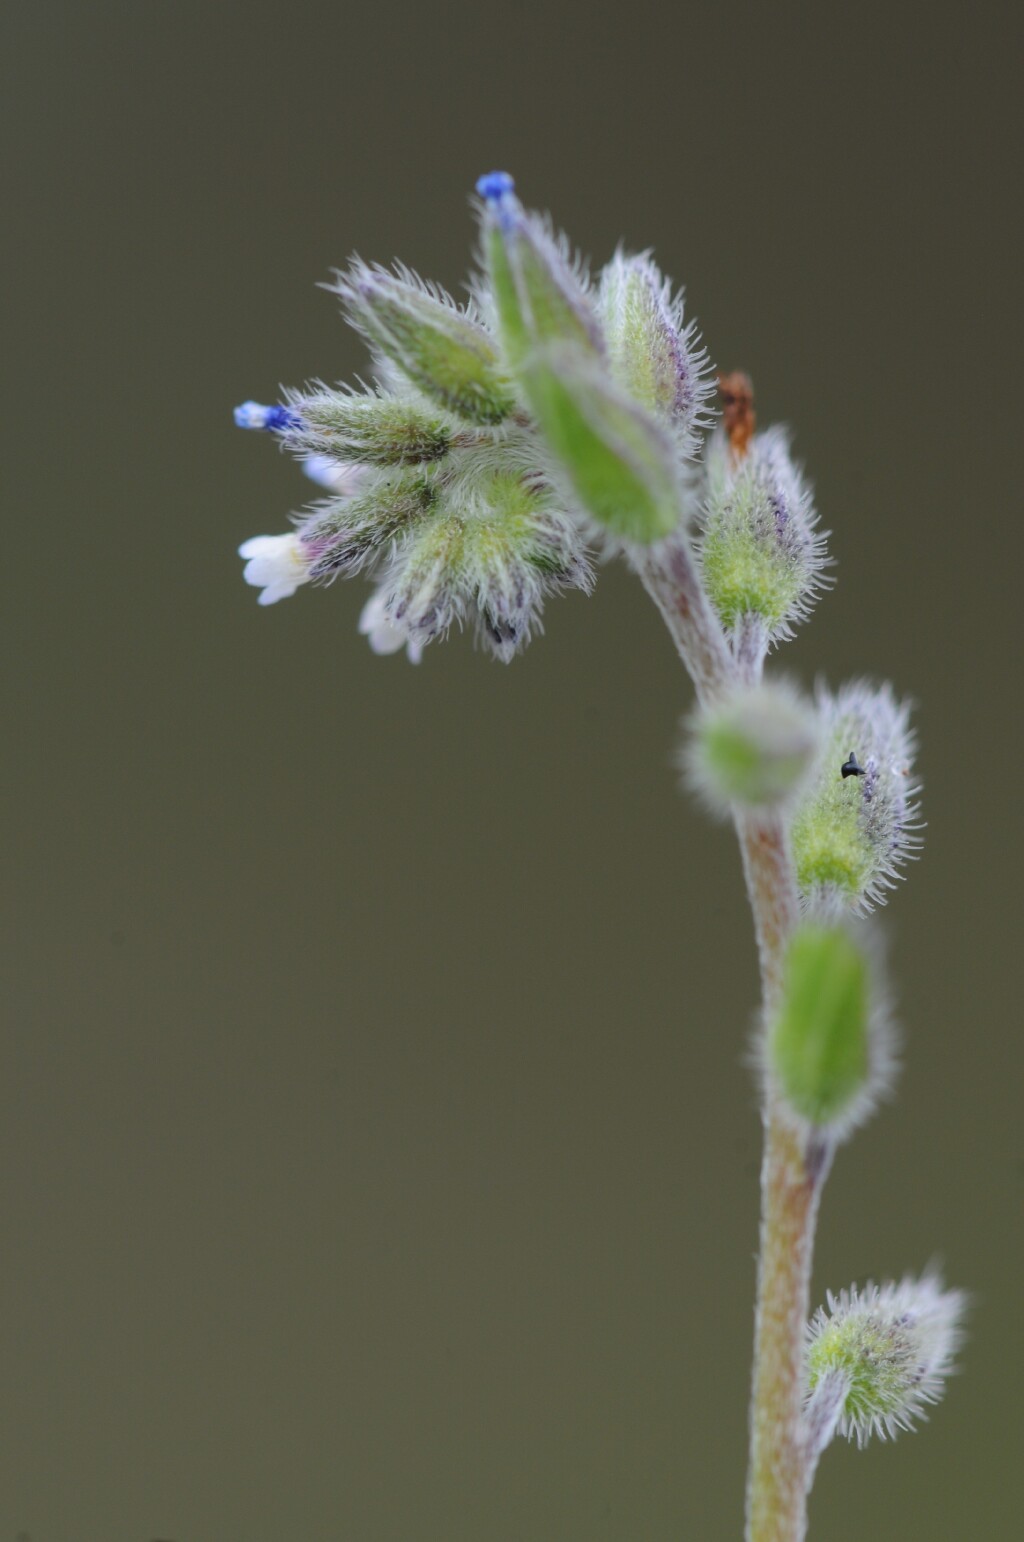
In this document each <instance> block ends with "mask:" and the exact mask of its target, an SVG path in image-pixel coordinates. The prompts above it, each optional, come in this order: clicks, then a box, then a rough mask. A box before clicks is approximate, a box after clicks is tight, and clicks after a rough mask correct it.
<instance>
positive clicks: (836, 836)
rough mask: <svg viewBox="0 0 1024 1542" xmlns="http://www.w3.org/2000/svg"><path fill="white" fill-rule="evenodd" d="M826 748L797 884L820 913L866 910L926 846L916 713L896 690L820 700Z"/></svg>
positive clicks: (800, 839) (859, 687)
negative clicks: (916, 763) (916, 771)
mask: <svg viewBox="0 0 1024 1542" xmlns="http://www.w3.org/2000/svg"><path fill="white" fill-rule="evenodd" d="M817 705H818V714H819V718H820V721H821V734H820V740H819V743H820V749H819V753H818V760H817V763H816V765H815V769H814V772H813V774H812V776H811V779H810V781H809V783H808V787H807V791H806V792H805V794H804V795H803V797H802V799H801V802H800V804H799V806H798V808H797V810H796V813H795V815H794V820H793V830H792V841H793V856H794V860H795V863H796V872H797V880H798V882H799V885H800V889H801V893H802V894H803V897H804V899H805V900H806V901H807V903H808V904H809V905H810V906H812V907H813V908H816V909H818V910H821V909H829V908H847V909H852V910H859V911H867V910H871V909H872V908H873V906H875V905H877V904H881V903H882V901H883V900H884V899H885V898H886V894H887V891H888V890H889V889H891V888H893V887H894V886H895V881H896V879H897V878H898V877H899V876H900V873H899V869H900V867H901V866H902V864H903V863H904V862H905V861H906V860H907V858H908V857H909V856H911V855H912V854H913V853H914V851H915V849H916V848H917V847H918V846H919V845H920V837H919V836H918V835H917V834H916V831H917V830H918V829H919V828H920V826H919V822H918V819H917V815H918V804H917V803H916V801H915V793H916V792H917V790H918V789H917V787H916V786H915V784H914V780H913V755H914V735H913V734H912V732H911V730H910V725H909V718H910V708H909V705H908V703H906V702H902V703H901V702H898V701H897V700H896V698H895V696H894V695H893V692H892V688H891V686H888V685H883V686H881V687H874V686H871V685H869V684H868V683H867V682H866V681H853V682H852V683H850V684H849V685H845V686H844V687H843V688H842V689H841V690H840V691H839V693H838V695H835V696H833V695H832V694H831V693H829V692H827V691H825V690H821V691H819V694H818V703H817Z"/></svg>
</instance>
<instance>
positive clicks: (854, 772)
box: [839, 750, 864, 782]
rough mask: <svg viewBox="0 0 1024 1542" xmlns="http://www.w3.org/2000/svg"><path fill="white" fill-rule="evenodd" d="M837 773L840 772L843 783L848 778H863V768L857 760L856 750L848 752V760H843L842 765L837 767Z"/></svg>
mask: <svg viewBox="0 0 1024 1542" xmlns="http://www.w3.org/2000/svg"><path fill="white" fill-rule="evenodd" d="M839 772H840V775H841V776H842V778H843V781H844V782H845V780H846V778H847V777H848V776H863V775H864V767H863V766H862V765H861V763H860V761H859V760H858V759H857V751H856V750H851V751H850V758H849V760H844V761H843V763H842V765H841V766H840V767H839Z"/></svg>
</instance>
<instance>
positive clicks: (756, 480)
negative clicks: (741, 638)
mask: <svg viewBox="0 0 1024 1542" xmlns="http://www.w3.org/2000/svg"><path fill="white" fill-rule="evenodd" d="M705 473H706V479H707V483H706V494H707V496H706V504H705V510H704V519H703V535H702V539H701V543H700V556H701V566H702V569H703V573H704V581H705V584H706V585H707V590H708V594H709V595H710V597H711V601H712V604H713V605H714V607H715V609H716V610H717V611H718V614H719V616H720V618H721V621H722V624H723V626H725V628H726V629H727V630H729V631H733V632H735V631H738V630H739V629H740V628H741V627H743V626H744V625H745V624H747V623H748V622H749V621H754V622H755V623H757V624H758V625H759V626H760V628H761V629H762V630H763V632H764V635H765V638H766V640H767V641H769V642H771V641H779V640H781V639H783V638H786V637H790V636H791V635H792V630H793V626H794V625H795V623H796V622H798V621H802V620H803V619H804V618H805V617H806V616H807V614H808V613H809V611H810V609H811V606H812V605H813V603H814V601H815V599H816V598H817V595H818V593H819V591H820V590H821V588H822V587H823V585H824V584H825V583H826V581H827V580H826V578H825V576H824V572H823V570H824V568H825V567H826V566H827V565H828V564H827V558H826V555H825V537H824V535H823V534H822V533H821V532H819V531H818V530H817V528H816V526H817V515H816V513H815V511H814V504H813V501H812V499H811V494H810V489H809V488H808V486H807V484H806V482H805V481H804V479H803V476H802V474H801V472H800V469H799V467H798V466H797V464H796V462H795V461H794V460H793V458H792V455H791V454H790V449H789V440H788V437H787V435H786V434H785V433H784V432H783V430H781V429H778V428H774V429H769V430H767V432H765V433H763V434H755V435H754V437H753V438H752V439H751V441H750V443H749V446H748V447H747V449H746V452H745V453H744V454H743V455H739V454H737V452H736V450H735V449H734V448H733V447H732V445H731V444H730V442H729V439H728V438H727V437H726V435H725V433H724V432H723V431H721V430H719V431H718V432H717V433H716V434H714V435H713V436H712V438H711V439H710V441H709V443H708V446H707V450H706V453H705Z"/></svg>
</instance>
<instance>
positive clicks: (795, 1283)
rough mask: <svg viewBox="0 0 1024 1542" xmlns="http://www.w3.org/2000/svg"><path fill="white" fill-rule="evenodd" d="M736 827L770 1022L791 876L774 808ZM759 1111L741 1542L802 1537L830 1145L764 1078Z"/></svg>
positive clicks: (791, 917) (791, 903)
mask: <svg viewBox="0 0 1024 1542" xmlns="http://www.w3.org/2000/svg"><path fill="white" fill-rule="evenodd" d="M736 830H737V834H738V836H739V841H740V850H741V852H742V854H743V869H744V873H745V875H746V880H747V892H748V894H749V896H750V906H751V910H752V911H753V914H754V929H755V931H756V933H757V946H758V953H759V956H760V961H761V991H762V997H763V1011H764V1023H765V1025H767V1023H768V1022H769V1021H770V1020H771V1017H772V1015H773V1013H774V1012H775V1010H776V1008H777V1006H778V1003H779V998H780V995H781V990H782V964H783V958H784V956H785V949H786V942H787V940H788V938H789V934H790V932H791V931H792V929H793V927H794V925H795V924H796V918H797V893H796V881H795V878H794V874H793V864H792V860H791V858H790V855H789V850H788V845H787V841H786V830H785V826H784V824H783V822H782V819H781V818H780V817H778V816H770V817H769V816H764V815H762V816H759V817H755V816H753V815H750V814H745V815H739V816H737V820H736ZM763 1118H764V1127H765V1147H764V1160H763V1162H762V1166H761V1247H760V1253H759V1259H758V1277H757V1314H756V1328H755V1339H754V1377H753V1391H752V1396H751V1410H750V1469H749V1474H748V1479H747V1532H746V1535H747V1542H802V1539H803V1538H804V1536H805V1535H806V1532H807V1486H808V1451H807V1444H806V1439H805V1433H804V1428H803V1413H802V1402H803V1356H804V1330H805V1324H806V1322H807V1318H808V1313H809V1310H810V1286H811V1263H812V1257H813V1249H814V1228H815V1222H816V1219H817V1212H818V1200H819V1197H820V1194H821V1186H822V1183H823V1182H824V1178H825V1174H826V1172H827V1169H828V1164H829V1154H828V1152H827V1151H826V1150H824V1149H818V1148H814V1149H810V1148H809V1146H808V1142H807V1140H806V1137H805V1136H804V1134H803V1133H802V1132H801V1131H799V1130H798V1129H797V1128H795V1127H794V1124H793V1122H792V1120H790V1119H788V1118H787V1117H786V1115H785V1112H784V1110H783V1108H782V1106H781V1104H780V1103H779V1101H778V1099H777V1098H776V1096H775V1095H774V1092H773V1091H772V1089H771V1087H770V1086H769V1087H768V1088H767V1090H766V1094H765V1106H764V1110H763Z"/></svg>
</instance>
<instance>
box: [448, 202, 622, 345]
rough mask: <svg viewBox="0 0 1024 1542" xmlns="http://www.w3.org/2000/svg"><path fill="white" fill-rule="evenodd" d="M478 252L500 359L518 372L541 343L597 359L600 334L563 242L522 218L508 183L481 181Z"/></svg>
mask: <svg viewBox="0 0 1024 1542" xmlns="http://www.w3.org/2000/svg"><path fill="white" fill-rule="evenodd" d="M477 191H478V192H480V193H481V194H482V196H483V198H484V210H483V245H484V257H485V260H486V263H487V269H488V276H489V278H490V283H491V289H492V293H493V297H494V304H495V309H496V312H497V318H498V326H499V330H500V332H501V340H502V344H503V347H504V349H505V355H506V357H507V359H508V361H509V364H510V365H511V366H512V368H513V369H514V370H518V369H519V367H520V365H521V364H522V363H523V361H524V359H526V358H527V357H528V356H529V355H530V353H531V352H532V351H533V350H534V349H535V348H536V347H537V346H538V345H539V344H543V343H563V344H570V345H572V346H573V347H575V348H578V349H579V350H580V351H581V353H583V354H584V355H587V356H591V357H600V355H601V353H602V351H603V344H602V340H601V333H600V328H599V326H598V323H597V317H596V315H595V313H594V308H593V305H592V302H591V300H590V296H589V294H588V293H587V286H586V283H585V281H584V279H583V276H582V274H581V272H580V269H579V267H578V265H576V264H574V263H573V261H572V259H571V257H570V256H569V253H568V249H567V247H566V244H565V242H564V241H559V240H557V239H556V238H555V237H554V236H552V235H551V233H550V231H549V230H548V229H547V228H546V227H545V225H544V224H543V222H542V221H541V220H539V219H538V218H537V216H536V215H533V214H527V213H526V211H525V210H524V209H523V207H522V205H521V204H520V202H519V200H518V198H516V196H515V193H514V192H513V183H512V179H511V177H509V176H508V175H507V173H505V172H493V173H491V174H490V175H489V176H487V177H481V178H480V181H479V182H478V183H477Z"/></svg>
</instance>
